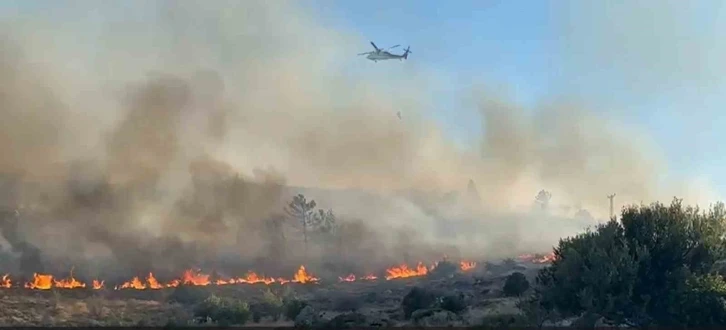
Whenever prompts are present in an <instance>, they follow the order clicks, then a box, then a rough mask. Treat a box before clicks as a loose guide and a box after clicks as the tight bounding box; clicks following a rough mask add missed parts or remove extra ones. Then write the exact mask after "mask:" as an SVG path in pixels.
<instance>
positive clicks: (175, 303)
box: [0, 264, 541, 327]
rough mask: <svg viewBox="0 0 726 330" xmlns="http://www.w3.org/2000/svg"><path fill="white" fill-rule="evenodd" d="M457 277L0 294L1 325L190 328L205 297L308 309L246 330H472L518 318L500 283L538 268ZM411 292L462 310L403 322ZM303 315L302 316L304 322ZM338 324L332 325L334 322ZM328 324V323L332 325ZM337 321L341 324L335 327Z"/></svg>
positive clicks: (423, 314) (503, 269) (477, 271)
mask: <svg viewBox="0 0 726 330" xmlns="http://www.w3.org/2000/svg"><path fill="white" fill-rule="evenodd" d="M482 268H484V267H478V268H477V269H474V270H472V271H469V272H464V273H461V272H460V273H456V274H453V275H449V276H446V277H445V278H431V277H427V276H422V277H413V278H404V279H395V280H390V281H386V280H372V281H360V282H339V283H329V284H326V283H318V284H285V285H269V286H268V285H264V284H259V285H227V286H206V287H187V288H185V289H184V290H185V291H184V292H182V291H181V290H180V288H170V289H162V290H120V291H114V290H88V289H74V290H68V289H52V290H43V291H41V290H27V289H4V290H0V326H165V325H166V326H168V325H172V324H174V325H193V324H197V323H198V320H197V321H195V317H194V310H195V306H197V305H198V304H199V303H200V301H203V300H204V299H205V298H207V297H209V296H210V295H215V296H218V297H225V298H234V299H236V300H239V301H243V302H246V303H248V304H249V305H250V306H252V305H254V304H256V303H259V302H262V301H263V300H264V299H265V298H264V296H265V294H267V295H269V294H270V293H274V294H275V295H278V296H282V295H287V296H291V295H292V296H295V297H296V299H299V300H301V301H304V302H305V303H306V304H307V305H308V306H309V307H305V309H304V310H303V311H302V312H300V315H298V316H297V317H296V318H293V319H290V318H289V317H288V318H286V317H284V316H282V317H280V318H279V319H278V320H273V319H271V318H270V317H262V318H259V319H258V320H253V319H252V318H250V320H249V321H247V322H246V323H245V325H248V326H293V325H295V324H296V322H297V323H300V322H303V323H304V322H306V320H305V318H306V317H307V318H309V319H310V320H307V322H309V323H308V324H311V325H320V324H325V323H326V322H327V323H330V322H339V323H334V325H336V324H337V325H336V326H337V327H341V326H344V325H353V326H371V325H390V326H405V325H411V324H416V325H431V326H436V325H479V324H481V319H482V318H484V317H486V316H488V315H511V314H517V313H519V310H518V309H517V307H516V306H515V304H516V302H517V298H512V297H504V296H503V294H502V291H501V290H502V287H503V285H504V281H505V279H506V276H507V275H509V274H511V273H513V272H515V271H519V272H522V273H523V274H525V275H526V277H527V278H528V279H529V280H530V282H533V280H534V277H535V276H536V272H537V270H538V269H539V268H541V266H539V265H523V264H518V265H516V266H511V265H510V266H508V267H496V269H491V268H490V269H482ZM413 287H420V288H424V289H426V290H430V291H432V292H437V293H439V294H456V295H459V296H461V297H463V301H465V305H466V308H465V309H464V310H463V311H460V312H458V313H451V312H447V311H441V310H431V311H426V310H423V311H418V312H415V313H414V315H413V316H412V317H406V316H405V315H404V311H403V309H402V308H401V302H402V300H403V299H404V297H405V296H406V294H407V293H408V292H410V291H411V289H412V288H413ZM303 314H309V315H307V316H306V315H303ZM336 317H337V318H336ZM332 320H335V321H332ZM340 322H342V323H340Z"/></svg>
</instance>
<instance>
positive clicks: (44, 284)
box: [25, 273, 53, 290]
mask: <svg viewBox="0 0 726 330" xmlns="http://www.w3.org/2000/svg"><path fill="white" fill-rule="evenodd" d="M52 286H53V275H48V274H38V273H34V274H33V281H32V282H28V283H25V287H26V288H28V289H38V290H50V288H51V287H52Z"/></svg>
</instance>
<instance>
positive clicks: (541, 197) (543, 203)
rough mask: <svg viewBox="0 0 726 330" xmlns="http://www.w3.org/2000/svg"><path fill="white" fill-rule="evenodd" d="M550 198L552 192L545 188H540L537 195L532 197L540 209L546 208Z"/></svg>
mask: <svg viewBox="0 0 726 330" xmlns="http://www.w3.org/2000/svg"><path fill="white" fill-rule="evenodd" d="M551 199H552V193H550V192H549V191H546V190H540V191H539V193H537V196H535V197H534V202H535V203H537V204H538V205H539V206H540V208H541V209H543V210H544V209H547V207H548V206H549V205H550V200H551Z"/></svg>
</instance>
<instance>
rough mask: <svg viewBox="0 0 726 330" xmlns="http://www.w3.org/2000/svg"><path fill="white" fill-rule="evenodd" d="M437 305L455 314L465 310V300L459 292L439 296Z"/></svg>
mask: <svg viewBox="0 0 726 330" xmlns="http://www.w3.org/2000/svg"><path fill="white" fill-rule="evenodd" d="M439 305H440V307H441V308H442V309H445V310H447V311H450V312H453V313H456V314H459V313H461V312H463V311H464V310H466V301H465V299H464V295H462V294H461V293H458V294H449V295H445V296H443V297H441V301H440V303H439Z"/></svg>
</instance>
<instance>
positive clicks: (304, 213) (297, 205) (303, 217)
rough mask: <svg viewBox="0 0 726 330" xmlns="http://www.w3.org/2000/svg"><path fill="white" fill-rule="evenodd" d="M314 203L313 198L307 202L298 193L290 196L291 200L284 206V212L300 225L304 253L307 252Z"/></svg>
mask: <svg viewBox="0 0 726 330" xmlns="http://www.w3.org/2000/svg"><path fill="white" fill-rule="evenodd" d="M315 205H316V204H315V201H314V200H311V201H309V202H308V201H307V199H306V198H305V196H303V195H302V194H298V195H296V196H294V197H293V198H292V201H290V203H288V205H287V207H286V208H285V212H286V213H287V214H288V215H289V216H291V217H293V218H294V219H296V220H297V221H299V222H300V224H301V225H302V228H303V240H304V244H305V255H307V253H308V228H309V227H310V225H311V224H312V222H313V217H312V216H313V210H314V209H315Z"/></svg>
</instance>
